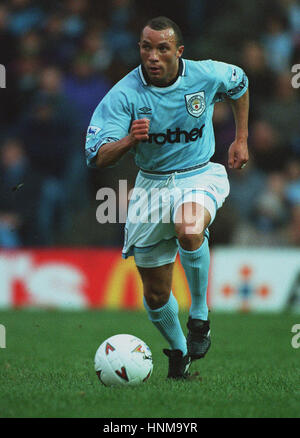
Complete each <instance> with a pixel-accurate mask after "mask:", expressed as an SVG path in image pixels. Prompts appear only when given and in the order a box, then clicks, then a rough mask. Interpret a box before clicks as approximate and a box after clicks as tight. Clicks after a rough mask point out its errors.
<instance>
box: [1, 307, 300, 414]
mask: <svg viewBox="0 0 300 438" xmlns="http://www.w3.org/2000/svg"><path fill="white" fill-rule="evenodd" d="M180 318H181V320H182V324H183V327H184V328H185V324H186V320H187V314H183V313H182V314H181V315H180ZM210 319H211V329H212V333H211V334H212V346H211V349H210V351H209V352H208V354H207V356H206V358H205V359H201V360H198V361H196V362H194V363H193V364H192V367H191V371H199V373H200V378H199V379H198V380H195V381H190V382H185V381H183V382H178V381H169V380H167V379H166V373H167V358H166V357H165V356H164V355H163V354H162V348H165V347H167V348H168V346H167V344H166V342H165V341H164V340H163V338H162V337H161V335H160V333H159V332H158V331H157V330H156V329H155V327H154V326H152V324H151V323H150V322H149V321H148V319H147V316H146V314H145V313H144V312H125V311H119V312H108V311H84V312H74V313H73V312H60V311H36V310H32V311H24V310H17V311H5V312H4V311H2V312H0V323H1V324H4V325H5V326H6V333H7V339H6V346H7V348H6V349H0V417H2V418H3V417H13V418H17V417H26V418H27V417H47V418H53V417H72V418H74V417H80V418H81V417H85V418H86V417H97V418H201V417H210V418H212V417H228V418H234V417H236V418H237V417H256V418H261V417H273V418H274V417H285V418H291V417H298V418H299V417H300V349H294V348H293V347H292V345H291V339H292V336H293V334H292V333H291V327H292V326H293V325H294V324H296V323H300V321H299V315H295V314H294V315H293V314H278V315H269V314H221V313H211V314H210ZM185 331H186V329H185ZM117 333H130V334H134V335H136V336H138V337H140V338H141V339H143V340H144V341H145V342H146V343H147V344H148V345H149V346H150V348H151V350H152V353H153V361H154V370H153V374H152V376H151V378H150V379H149V380H148V381H147V382H146V383H145V384H142V385H139V386H137V387H115V388H107V387H104V386H103V385H101V384H100V382H99V381H98V379H97V377H96V374H95V372H94V368H93V359H94V354H95V352H96V349H97V348H98V346H99V345H100V343H102V342H103V341H104V340H105V339H106V338H108V337H109V336H112V335H114V334H117Z"/></svg>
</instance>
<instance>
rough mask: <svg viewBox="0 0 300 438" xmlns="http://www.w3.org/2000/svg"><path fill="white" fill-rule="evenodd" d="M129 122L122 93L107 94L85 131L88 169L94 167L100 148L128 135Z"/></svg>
mask: <svg viewBox="0 0 300 438" xmlns="http://www.w3.org/2000/svg"><path fill="white" fill-rule="evenodd" d="M131 121H132V116H131V112H130V110H129V107H128V105H127V102H126V97H125V96H124V95H123V93H121V92H118V91H113V90H111V91H110V92H108V94H107V95H106V96H105V97H104V99H103V100H102V101H101V102H100V103H99V105H98V106H97V108H96V110H95V112H94V114H93V116H92V118H91V121H90V125H89V127H88V129H87V134H86V142H85V157H86V162H87V165H88V166H89V167H96V166H95V164H94V161H95V158H96V155H97V153H98V151H99V149H100V148H101V146H103V145H104V144H106V143H111V142H115V141H118V140H121V139H122V138H124V137H126V135H128V133H129V130H130V125H131Z"/></svg>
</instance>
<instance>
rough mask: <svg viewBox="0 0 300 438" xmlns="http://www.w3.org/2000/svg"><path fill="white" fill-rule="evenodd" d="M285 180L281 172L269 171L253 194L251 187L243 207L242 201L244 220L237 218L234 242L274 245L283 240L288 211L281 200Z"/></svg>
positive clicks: (282, 199) (283, 242)
mask: <svg viewBox="0 0 300 438" xmlns="http://www.w3.org/2000/svg"><path fill="white" fill-rule="evenodd" d="M285 183H286V182H285V179H284V177H283V175H282V174H281V173H279V172H278V173H270V174H269V175H268V176H267V178H265V181H264V184H263V185H262V187H260V188H259V187H257V188H258V190H257V191H256V193H255V192H254V190H252V202H251V204H250V205H249V206H248V208H247V206H246V203H245V202H244V203H243V205H244V207H246V208H247V213H248V218H247V219H248V220H246V221H239V224H238V226H237V229H236V230H235V236H234V238H233V243H234V244H237V245H254V246H278V245H284V244H285V243H286V234H285V233H286V227H287V225H288V220H289V213H288V209H287V208H286V207H287V206H286V202H285V199H284V188H285ZM249 188H250V186H248V190H249ZM245 190H247V188H245ZM248 198H249V196H248ZM240 210H242V207H240Z"/></svg>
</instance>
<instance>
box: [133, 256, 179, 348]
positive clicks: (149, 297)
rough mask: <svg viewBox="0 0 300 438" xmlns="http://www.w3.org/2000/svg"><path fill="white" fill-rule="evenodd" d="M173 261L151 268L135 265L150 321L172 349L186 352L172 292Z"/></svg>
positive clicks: (176, 304) (175, 301)
mask: <svg viewBox="0 0 300 438" xmlns="http://www.w3.org/2000/svg"><path fill="white" fill-rule="evenodd" d="M173 266H174V263H169V264H167V265H164V266H159V267H153V268H142V267H139V266H138V267H137V268H138V270H139V273H140V275H141V278H142V282H143V288H144V306H145V308H146V310H147V313H148V317H149V319H150V321H152V322H153V324H154V325H155V326H156V327H157V328H158V329H159V331H160V332H161V334H162V335H163V336H164V338H165V339H166V340H167V341H168V343H169V345H170V347H171V349H172V350H181V351H182V353H183V355H184V356H185V355H186V353H187V347H186V339H185V336H184V334H183V331H182V328H181V325H180V322H179V318H178V303H177V300H176V298H175V297H174V295H173V293H172V290H171V288H172V274H173Z"/></svg>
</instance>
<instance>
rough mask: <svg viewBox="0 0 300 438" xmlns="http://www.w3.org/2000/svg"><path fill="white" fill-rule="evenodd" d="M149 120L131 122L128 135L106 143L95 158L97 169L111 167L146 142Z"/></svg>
mask: <svg viewBox="0 0 300 438" xmlns="http://www.w3.org/2000/svg"><path fill="white" fill-rule="evenodd" d="M148 131H149V119H138V120H134V121H133V122H132V125H131V128H130V132H129V134H128V135H127V136H126V137H124V138H122V139H121V140H118V141H114V142H111V143H106V144H103V145H102V146H101V148H100V149H99V151H98V153H97V156H96V158H95V165H96V167H98V168H103V167H107V166H112V165H113V164H115V163H117V162H118V161H119V160H120V158H121V157H122V156H123V155H124V154H125V153H126V152H128V151H129V150H130V149H131V148H132V147H134V146H136V145H137V144H138V143H139V142H141V141H143V140H148V138H149V137H148Z"/></svg>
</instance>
